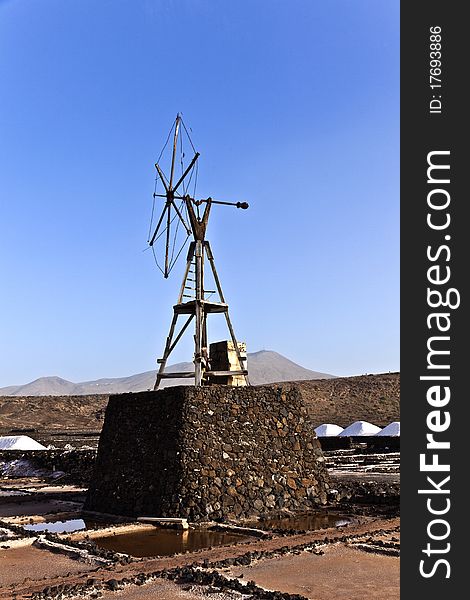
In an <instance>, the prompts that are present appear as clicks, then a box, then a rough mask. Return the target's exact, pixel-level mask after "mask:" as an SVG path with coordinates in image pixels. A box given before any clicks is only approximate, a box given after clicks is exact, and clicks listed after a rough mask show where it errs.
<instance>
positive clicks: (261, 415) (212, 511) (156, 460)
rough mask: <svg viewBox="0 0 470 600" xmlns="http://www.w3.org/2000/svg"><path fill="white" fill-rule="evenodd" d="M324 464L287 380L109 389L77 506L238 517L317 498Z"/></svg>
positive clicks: (301, 505) (322, 497)
mask: <svg viewBox="0 0 470 600" xmlns="http://www.w3.org/2000/svg"><path fill="white" fill-rule="evenodd" d="M327 490H328V478H327V472H326V469H325V467H324V459H323V455H322V451H321V449H320V445H319V443H318V440H317V439H316V436H315V433H314V431H313V428H312V426H311V423H310V422H309V421H308V418H307V411H306V408H305V406H304V405H303V402H302V397H301V395H300V392H299V388H298V386H296V385H292V384H288V385H271V386H259V387H246V388H245V387H238V388H231V387H228V386H209V387H203V388H194V387H184V386H180V387H175V388H166V389H163V390H159V391H157V392H140V393H135V394H121V395H116V396H111V397H110V400H109V404H108V408H107V410H106V416H105V423H104V427H103V431H102V434H101V438H100V444H99V448H98V456H97V460H96V464H95V472H94V476H93V478H92V481H91V485H90V487H89V492H88V497H87V501H86V505H85V509H87V510H93V511H98V512H106V513H114V514H121V515H130V516H152V515H153V516H161V517H188V518H189V519H191V520H193V521H197V520H203V519H224V518H238V517H248V516H252V515H258V514H260V513H263V512H269V511H272V510H274V509H280V508H287V509H292V510H295V509H306V508H308V507H311V506H312V505H313V504H319V503H324V502H325V501H326V493H327Z"/></svg>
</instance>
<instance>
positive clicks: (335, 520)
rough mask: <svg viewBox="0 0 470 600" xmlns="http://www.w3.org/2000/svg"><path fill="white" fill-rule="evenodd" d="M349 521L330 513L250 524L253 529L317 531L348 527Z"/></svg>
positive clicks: (281, 518)
mask: <svg viewBox="0 0 470 600" xmlns="http://www.w3.org/2000/svg"><path fill="white" fill-rule="evenodd" d="M349 522H350V520H349V519H345V518H342V517H340V516H339V515H335V514H329V513H313V514H310V515H298V516H296V517H280V518H278V519H275V518H274V519H263V520H260V521H256V522H253V523H250V525H251V526H252V527H257V528H258V529H263V530H269V529H282V530H285V529H295V530H297V531H315V530H316V529H326V528H328V527H340V526H341V525H347V524H348V523H349Z"/></svg>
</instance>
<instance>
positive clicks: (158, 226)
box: [149, 204, 167, 246]
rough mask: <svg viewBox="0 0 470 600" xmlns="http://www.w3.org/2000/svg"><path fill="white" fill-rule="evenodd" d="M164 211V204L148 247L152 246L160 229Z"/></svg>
mask: <svg viewBox="0 0 470 600" xmlns="http://www.w3.org/2000/svg"><path fill="white" fill-rule="evenodd" d="M166 209H167V205H166V204H165V208H164V209H163V211H162V214H161V215H160V219H159V220H158V223H157V226H156V227H155V231H154V232H153V235H152V237H151V238H150V241H149V246H153V242H154V241H155V238H156V237H157V233H158V230H159V229H160V225H161V224H162V221H163V217H164V216H165V211H166Z"/></svg>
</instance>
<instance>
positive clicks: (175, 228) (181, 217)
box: [149, 115, 249, 389]
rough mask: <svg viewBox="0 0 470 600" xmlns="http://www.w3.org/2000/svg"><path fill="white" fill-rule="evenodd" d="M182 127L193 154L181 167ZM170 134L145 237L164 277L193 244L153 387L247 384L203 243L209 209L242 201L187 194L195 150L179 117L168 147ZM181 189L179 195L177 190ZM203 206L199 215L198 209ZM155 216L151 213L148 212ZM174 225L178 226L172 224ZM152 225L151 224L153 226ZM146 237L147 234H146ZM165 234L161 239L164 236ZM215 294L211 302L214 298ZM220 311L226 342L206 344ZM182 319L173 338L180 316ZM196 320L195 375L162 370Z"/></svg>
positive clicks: (242, 349)
mask: <svg viewBox="0 0 470 600" xmlns="http://www.w3.org/2000/svg"><path fill="white" fill-rule="evenodd" d="M181 128H183V131H184V132H185V133H186V135H187V138H188V139H189V142H190V144H191V147H192V149H193V151H194V156H193V158H192V160H191V161H190V163H189V165H188V166H187V167H186V168H185V167H184V164H183V158H184V156H185V153H184V152H183V135H182V131H181ZM172 133H173V150H172V153H171V162H170V164H171V166H170V174H169V177H166V176H165V174H164V172H163V170H162V168H161V166H160V164H159V161H160V158H161V157H162V155H163V152H164V150H165V147H166V145H167V144H165V146H164V148H163V150H162V152H161V154H160V158H159V160H157V162H156V163H155V168H156V170H157V179H156V185H157V183H158V182H160V183H161V184H162V185H163V188H164V192H165V193H162V194H158V193H156V190H155V192H154V194H153V197H154V203H155V199H156V198H159V197H160V198H166V202H165V205H164V207H163V212H162V213H161V215H160V218H159V220H158V222H157V224H156V227H155V229H154V232H153V235H152V236H151V237H150V235H149V245H150V246H151V247H152V250H153V252H154V257H155V261H156V263H157V266H158V268H159V269H160V271H161V272H162V274H163V276H164V277H165V279H166V278H168V276H169V274H170V272H171V270H172V268H173V266H174V265H175V263H176V261H177V259H178V257H179V255H180V254H181V252H182V250H183V248H184V246H185V244H186V242H187V241H188V239H189V237H190V236H191V234H192V236H193V239H194V241H192V242H191V243H190V244H189V249H188V254H187V257H186V269H185V272H184V276H183V282H182V285H181V288H180V294H179V296H178V301H177V303H176V304H175V305H174V306H173V319H172V322H171V325H170V331H169V334H168V337H167V340H166V344H165V349H164V352H163V357H162V358H161V359H158V360H157V363H158V364H159V365H160V368H159V371H158V375H157V380H156V382H155V389H158V387H159V385H160V382H161V380H162V379H170V378H172V379H179V378H194V383H195V385H197V386H199V385H210V384H213V383H223V384H228V385H248V383H249V382H248V371H247V369H246V364H245V362H246V346H245V344H244V343H241V342H238V341H237V339H236V337H235V333H234V330H233V327H232V323H231V321H230V317H229V311H228V304H227V302H226V301H225V297H224V294H223V291H222V286H221V284H220V279H219V276H218V273H217V270H216V267H215V263H214V256H213V254H212V249H211V246H210V244H209V242H208V241H207V240H206V239H205V235H206V229H207V224H208V221H209V215H210V212H211V208H212V206H213V205H214V204H216V205H225V206H235V207H236V208H242V209H247V208H248V204H247V203H246V202H226V201H221V200H214V199H213V198H211V197H208V198H206V199H201V200H196V199H195V198H194V197H192V196H191V195H190V194H189V193H188V190H189V188H190V184H191V181H192V179H193V175H194V174H195V173H196V175H195V177H194V192H193V196H195V195H196V194H195V191H196V181H197V169H198V163H197V161H198V158H199V152H196V151H195V149H194V146H193V144H192V141H191V138H190V137H189V134H188V131H187V129H186V126H185V125H184V123H183V121H182V119H181V116H180V115H177V117H176V120H175V122H174V124H173V127H172V129H171V131H170V134H169V135H168V139H167V143H168V141H169V139H170V137H171V134H172ZM178 142H179V145H180V146H179V147H180V156H181V158H180V165H181V176H180V177H179V179H178V180H177V182H176V183H174V180H175V165H176V161H177V150H178ZM180 187H181V190H182V191H181V192H178V190H179V189H180ZM202 205H205V206H204V211H203V213H202V215H201V214H200V210H199V209H200V207H201V206H202ZM152 214H153V213H152ZM174 222H176V224H174ZM181 225H182V227H183V230H184V232H185V233H186V239H185V240H184V241H183V244H182V245H181V247H180V249H179V250H178V251H177V252H176V256H175V251H176V245H177V238H178V233H179V232H180V231H181V230H180V227H181ZM151 226H152V225H151ZM149 233H150V232H149ZM163 236H164V238H163ZM160 238H162V239H163V240H164V249H163V258H164V266H163V267H162V266H160V264H159V262H158V259H157V255H156V252H155V248H154V246H155V244H156V242H158V240H159V239H160ZM206 261H208V262H209V266H210V273H211V274H212V278H213V282H214V287H215V289H214V290H210V289H207V287H206V285H205V283H206V281H205V276H204V275H205V266H206ZM214 294H215V295H216V296H218V299H217V297H216V298H213V295H214ZM214 313H221V314H223V315H224V316H225V320H226V324H227V328H228V331H229V334H230V341H225V342H218V343H217V344H209V341H208V332H207V317H208V315H209V314H214ZM182 315H185V316H186V317H187V318H186V321H185V323H184V324H183V326H182V327H181V328H180V330H179V332H178V333H177V334H176V329H177V323H178V318H179V317H180V316H182ZM193 321H194V329H195V335H194V360H193V362H194V371H190V372H182V373H175V372H166V371H165V367H166V363H167V360H168V357H169V356H170V354H171V352H172V351H173V349H174V348H175V346H176V344H177V343H178V342H179V340H180V339H181V337H182V336H183V334H184V333H185V331H186V329H187V328H188V327H189V325H190V324H191V323H192V322H193Z"/></svg>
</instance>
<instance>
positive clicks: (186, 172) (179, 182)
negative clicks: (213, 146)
mask: <svg viewBox="0 0 470 600" xmlns="http://www.w3.org/2000/svg"><path fill="white" fill-rule="evenodd" d="M199 156H200V154H199V152H196V154H195V155H194V157H193V160H192V161H191V162H190V163H189V166H188V167H187V169H186V170H185V172H184V173H183V174H182V175H181V177H180V178H179V179H178V182H177V183H176V185H175V187H174V188H173V191H174V192H176V190H177V189H178V188H179V186H180V184H181V182H182V181H183V179H184V178H185V177H186V175H187V174H188V173H189V171H191V169H192V168H193V166H194V163H195V162H196V161H197V159H198V158H199Z"/></svg>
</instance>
